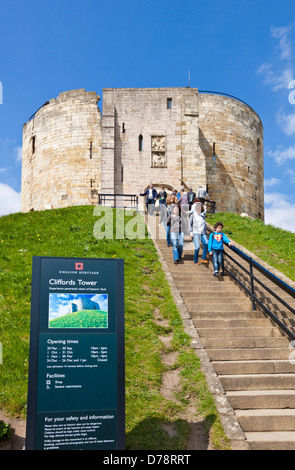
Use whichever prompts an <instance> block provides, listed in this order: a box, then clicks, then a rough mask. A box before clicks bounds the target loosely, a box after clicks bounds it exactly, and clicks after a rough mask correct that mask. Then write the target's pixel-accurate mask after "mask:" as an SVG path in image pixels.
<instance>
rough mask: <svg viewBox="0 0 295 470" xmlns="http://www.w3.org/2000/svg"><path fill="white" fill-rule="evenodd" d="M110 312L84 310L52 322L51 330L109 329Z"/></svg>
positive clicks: (50, 323) (50, 324)
mask: <svg viewBox="0 0 295 470" xmlns="http://www.w3.org/2000/svg"><path fill="white" fill-rule="evenodd" d="M107 315H108V312H104V311H102V310H82V311H80V312H74V313H68V314H67V315H63V316H61V317H59V318H55V319H54V320H50V322H49V328H107V327H108V316H107Z"/></svg>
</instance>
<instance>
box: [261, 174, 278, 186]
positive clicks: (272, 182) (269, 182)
mask: <svg viewBox="0 0 295 470" xmlns="http://www.w3.org/2000/svg"><path fill="white" fill-rule="evenodd" d="M280 183H281V180H279V179H278V178H274V177H273V176H272V177H271V178H269V179H268V180H264V187H265V188H266V187H271V186H276V185H277V184H280Z"/></svg>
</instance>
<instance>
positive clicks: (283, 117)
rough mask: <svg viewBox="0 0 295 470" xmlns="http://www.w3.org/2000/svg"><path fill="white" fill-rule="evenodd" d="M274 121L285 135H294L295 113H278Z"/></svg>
mask: <svg viewBox="0 0 295 470" xmlns="http://www.w3.org/2000/svg"><path fill="white" fill-rule="evenodd" d="M276 120H277V123H278V124H279V125H280V127H281V128H282V130H283V132H285V134H287V135H292V134H295V113H293V114H285V113H283V112H281V111H280V112H279V113H277V115H276Z"/></svg>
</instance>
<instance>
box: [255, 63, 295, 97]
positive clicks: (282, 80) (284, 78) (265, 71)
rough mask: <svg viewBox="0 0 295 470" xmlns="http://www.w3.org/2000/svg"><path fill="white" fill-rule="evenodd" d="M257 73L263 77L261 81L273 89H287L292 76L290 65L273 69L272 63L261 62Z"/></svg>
mask: <svg viewBox="0 0 295 470" xmlns="http://www.w3.org/2000/svg"><path fill="white" fill-rule="evenodd" d="M257 73H258V74H260V75H262V76H263V77H264V78H263V82H264V83H265V84H266V85H270V86H271V87H272V90H273V91H278V90H284V89H288V88H289V85H290V82H291V81H292V80H293V76H294V72H293V69H292V67H291V66H288V67H286V68H278V69H276V70H273V65H270V64H262V65H261V66H260V67H259V68H258V70H257Z"/></svg>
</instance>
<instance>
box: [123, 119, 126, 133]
mask: <svg viewBox="0 0 295 470" xmlns="http://www.w3.org/2000/svg"><path fill="white" fill-rule="evenodd" d="M125 132H126V128H125V122H123V123H122V133H123V134H125Z"/></svg>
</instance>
